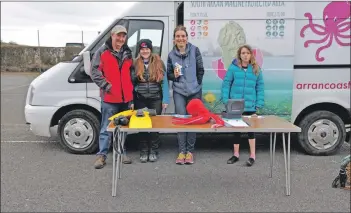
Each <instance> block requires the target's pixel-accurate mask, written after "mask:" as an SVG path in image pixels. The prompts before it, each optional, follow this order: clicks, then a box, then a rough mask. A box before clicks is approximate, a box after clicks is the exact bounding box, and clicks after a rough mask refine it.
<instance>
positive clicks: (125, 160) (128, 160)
mask: <svg viewBox="0 0 351 213" xmlns="http://www.w3.org/2000/svg"><path fill="white" fill-rule="evenodd" d="M122 162H123V163H124V164H131V163H132V159H130V157H128V156H127V155H125V154H123V157H122Z"/></svg>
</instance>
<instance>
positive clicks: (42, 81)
mask: <svg viewBox="0 0 351 213" xmlns="http://www.w3.org/2000/svg"><path fill="white" fill-rule="evenodd" d="M348 4H349V3H347V1H343V2H292V1H290V2H285V1H281V2H277V1H259V2H248V1H208V2H138V3H135V4H134V5H133V6H132V7H131V8H130V9H129V10H128V11H125V12H124V15H123V16H121V17H119V18H117V19H116V20H115V21H114V22H113V23H112V24H111V25H110V26H109V27H108V28H107V29H105V30H104V31H103V32H102V33H100V34H99V36H98V37H97V38H96V39H95V40H94V41H93V42H92V43H91V44H90V45H88V46H87V47H86V48H85V49H84V50H83V51H82V52H81V53H80V54H79V56H77V57H76V58H74V59H73V60H72V61H68V62H61V63H58V64H57V65H55V66H53V67H52V68H51V69H49V70H48V71H46V72H45V73H43V74H41V75H40V76H38V77H37V78H36V79H35V80H33V82H32V83H31V85H30V87H29V89H28V94H27V100H26V106H25V117H26V121H27V123H29V124H30V128H31V131H32V132H33V133H34V134H35V135H38V136H45V137H50V136H52V134H53V133H52V131H51V129H52V127H55V126H57V125H58V135H59V138H60V140H61V143H62V145H63V147H64V148H65V149H66V150H67V151H69V152H71V153H95V152H97V149H98V140H99V122H100V97H99V88H98V87H97V86H96V85H95V84H94V83H93V82H92V80H91V78H90V77H89V73H90V59H91V58H92V55H93V54H94V52H95V51H96V50H97V49H98V48H99V47H100V46H101V45H102V44H103V43H104V42H105V40H106V39H107V38H108V37H109V36H110V30H111V29H112V28H113V27H114V26H115V25H117V24H119V25H124V26H125V27H126V28H127V29H128V38H129V39H128V45H129V46H130V47H131V49H132V50H133V51H134V52H133V54H134V57H135V56H136V54H137V53H136V52H135V45H136V43H137V41H138V40H139V39H142V38H149V39H151V40H152V42H153V45H154V46H156V47H155V51H156V52H157V53H159V54H160V56H161V58H162V59H163V60H164V62H165V63H166V61H167V56H168V53H169V52H170V51H171V49H172V48H173V29H174V28H175V26H176V25H179V24H183V25H185V26H186V27H187V30H188V34H189V36H188V39H189V42H191V43H193V44H195V45H197V46H198V47H199V48H200V51H201V53H202V55H203V61H204V66H205V75H204V80H203V98H204V101H205V103H206V105H207V106H208V107H209V108H210V109H211V110H213V111H214V112H220V111H221V109H222V107H223V105H222V104H221V100H220V90H221V84H222V79H223V76H224V74H225V72H226V68H227V67H228V66H229V64H230V63H231V61H232V60H233V57H234V55H235V53H236V50H237V49H238V47H239V46H240V45H242V44H245V43H247V44H250V45H251V46H252V47H253V48H254V50H255V55H256V59H257V62H258V63H259V64H260V65H261V67H262V69H263V73H264V81H265V101H266V103H265V107H264V109H263V110H262V111H261V112H260V113H262V114H274V115H278V116H281V117H283V118H286V119H288V120H289V121H291V122H292V123H294V124H296V125H298V126H300V127H301V128H302V133H301V134H299V135H298V137H297V138H298V142H299V144H300V145H301V146H302V148H303V149H304V150H305V151H306V152H307V153H308V154H314V155H329V154H332V153H335V152H336V151H338V150H339V148H340V147H341V146H342V144H343V143H344V141H345V140H349V139H347V137H348V138H350V132H349V128H348V126H349V125H350V123H351V113H350V66H351V65H350V43H347V42H349V41H350V40H349V39H348V38H349V35H350V9H348V10H347V9H346V8H350V7H349V5H348ZM312 18H313V19H312ZM309 19H312V20H309ZM170 88H172V87H171V82H170ZM170 95H171V96H170V97H171V104H170V107H169V108H168V110H167V113H173V111H174V105H173V103H172V102H173V101H172V100H173V99H172V91H170ZM347 132H348V133H347ZM347 135H348V136H347Z"/></svg>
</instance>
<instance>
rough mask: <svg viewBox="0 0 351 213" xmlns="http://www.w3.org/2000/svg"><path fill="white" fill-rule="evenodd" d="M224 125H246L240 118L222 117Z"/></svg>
mask: <svg viewBox="0 0 351 213" xmlns="http://www.w3.org/2000/svg"><path fill="white" fill-rule="evenodd" d="M223 121H224V122H225V124H226V126H229V127H248V126H249V125H247V123H246V122H245V121H243V120H241V119H223Z"/></svg>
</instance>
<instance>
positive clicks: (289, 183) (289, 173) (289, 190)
mask: <svg viewBox="0 0 351 213" xmlns="http://www.w3.org/2000/svg"><path fill="white" fill-rule="evenodd" d="M288 195H290V132H289V133H288Z"/></svg>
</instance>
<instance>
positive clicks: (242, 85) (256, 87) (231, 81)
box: [221, 60, 264, 112]
mask: <svg viewBox="0 0 351 213" xmlns="http://www.w3.org/2000/svg"><path fill="white" fill-rule="evenodd" d="M221 93H222V101H223V103H224V104H227V103H228V99H244V100H245V109H244V111H245V112H254V111H256V110H257V109H258V108H262V107H263V106H264V82H263V76H262V71H261V69H260V71H259V74H258V75H257V76H256V75H255V73H254V71H253V67H252V66H251V65H249V66H248V68H247V71H246V72H245V70H243V69H241V68H240V67H238V66H237V63H236V60H234V61H233V63H232V64H231V65H230V66H229V68H228V70H227V72H226V74H225V77H224V79H223V83H222V92H221Z"/></svg>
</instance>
